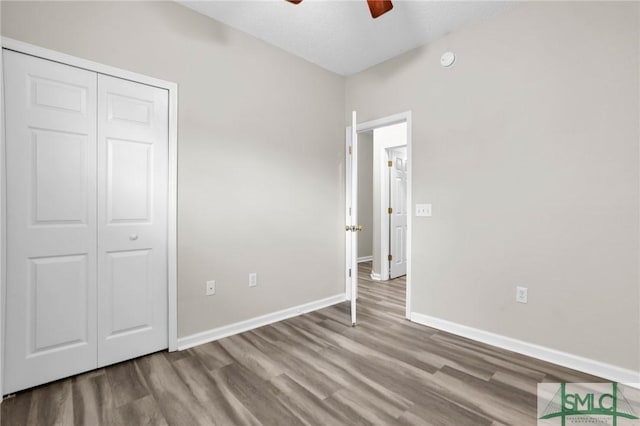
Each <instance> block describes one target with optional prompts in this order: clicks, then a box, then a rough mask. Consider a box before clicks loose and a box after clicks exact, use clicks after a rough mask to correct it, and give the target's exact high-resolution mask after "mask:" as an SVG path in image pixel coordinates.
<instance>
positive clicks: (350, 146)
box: [349, 145, 351, 155]
mask: <svg viewBox="0 0 640 426" xmlns="http://www.w3.org/2000/svg"><path fill="white" fill-rule="evenodd" d="M349 155H351V145H349Z"/></svg>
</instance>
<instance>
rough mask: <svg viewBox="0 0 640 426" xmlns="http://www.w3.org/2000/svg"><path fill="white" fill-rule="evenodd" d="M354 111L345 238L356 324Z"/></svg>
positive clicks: (356, 205)
mask: <svg viewBox="0 0 640 426" xmlns="http://www.w3.org/2000/svg"><path fill="white" fill-rule="evenodd" d="M356 125H357V123H356V112H355V111H353V112H352V113H351V134H350V138H349V139H350V140H349V143H350V145H349V154H348V155H347V164H348V173H349V176H348V179H347V184H348V185H347V186H348V188H347V198H348V200H347V204H348V205H349V215H348V218H347V228H346V229H347V232H348V236H347V240H348V242H349V246H350V250H348V253H349V259H348V266H349V271H350V274H349V278H350V280H349V281H350V282H349V283H350V292H349V297H350V298H351V325H352V326H355V325H356V300H357V298H358V234H357V232H358V229H359V226H358V132H357V129H356Z"/></svg>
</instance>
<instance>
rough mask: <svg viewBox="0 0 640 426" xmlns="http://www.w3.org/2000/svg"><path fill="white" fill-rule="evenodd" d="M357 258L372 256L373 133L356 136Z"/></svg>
mask: <svg viewBox="0 0 640 426" xmlns="http://www.w3.org/2000/svg"><path fill="white" fill-rule="evenodd" d="M358 224H359V225H362V227H363V228H362V231H360V232H358V257H366V256H371V255H372V254H373V132H363V133H359V134H358Z"/></svg>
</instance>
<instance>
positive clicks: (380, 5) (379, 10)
mask: <svg viewBox="0 0 640 426" xmlns="http://www.w3.org/2000/svg"><path fill="white" fill-rule="evenodd" d="M367 4H368V5H369V11H370V12H371V17H372V18H373V19H376V18H378V17H380V16H382V15H384V14H385V13H387V12H388V11H390V10H391V9H393V3H391V0H367Z"/></svg>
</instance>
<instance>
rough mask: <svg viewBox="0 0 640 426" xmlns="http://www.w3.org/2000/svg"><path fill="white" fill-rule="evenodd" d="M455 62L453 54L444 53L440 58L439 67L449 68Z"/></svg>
mask: <svg viewBox="0 0 640 426" xmlns="http://www.w3.org/2000/svg"><path fill="white" fill-rule="evenodd" d="M455 61H456V55H454V54H453V52H445V53H443V54H442V56H441V57H440V65H442V66H443V67H450V66H451V65H453V63H454V62H455Z"/></svg>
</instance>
